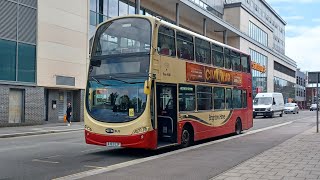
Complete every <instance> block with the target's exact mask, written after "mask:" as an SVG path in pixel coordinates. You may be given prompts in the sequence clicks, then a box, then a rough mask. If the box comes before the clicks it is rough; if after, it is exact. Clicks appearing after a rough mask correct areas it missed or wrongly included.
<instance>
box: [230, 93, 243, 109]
mask: <svg viewBox="0 0 320 180" xmlns="http://www.w3.org/2000/svg"><path fill="white" fill-rule="evenodd" d="M241 99H242V97H241V90H239V89H233V91H232V107H233V108H235V109H237V108H242V102H241V101H242V100H241Z"/></svg>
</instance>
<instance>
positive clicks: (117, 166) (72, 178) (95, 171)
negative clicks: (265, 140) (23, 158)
mask: <svg viewBox="0 0 320 180" xmlns="http://www.w3.org/2000/svg"><path fill="white" fill-rule="evenodd" d="M291 123H293V121H290V122H286V123H282V124H278V125H274V126H270V127H266V128H262V129H257V130H252V131H247V132H246V133H244V134H240V135H237V136H232V137H228V138H224V139H219V140H216V141H211V142H207V143H204V144H199V145H195V146H191V147H188V148H184V149H179V150H175V151H171V152H167V153H164V154H159V155H155V156H150V157H146V158H141V159H135V160H132V161H127V162H123V163H119V164H114V165H110V166H106V167H102V168H99V169H93V170H89V171H83V172H79V173H76V174H71V175H68V176H64V177H60V178H56V179H53V180H75V179H80V178H85V177H89V176H93V175H97V174H101V173H106V172H109V171H112V170H116V169H120V168H124V167H128V166H132V165H136V164H140V163H143V162H147V161H151V160H155V159H159V158H163V157H166V156H170V155H174V154H179V153H182V152H186V151H190V150H193V149H198V148H200V147H204V146H209V145H212V144H217V143H220V142H224V141H228V140H231V139H236V138H239V137H243V136H247V135H250V134H255V133H258V132H262V131H266V130H269V129H273V128H277V127H281V126H285V125H289V124H291Z"/></svg>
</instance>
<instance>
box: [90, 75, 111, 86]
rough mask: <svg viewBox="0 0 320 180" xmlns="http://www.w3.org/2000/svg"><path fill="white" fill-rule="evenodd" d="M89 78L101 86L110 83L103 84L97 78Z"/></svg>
mask: <svg viewBox="0 0 320 180" xmlns="http://www.w3.org/2000/svg"><path fill="white" fill-rule="evenodd" d="M91 79H93V80H94V81H95V82H97V83H98V84H100V85H102V86H110V84H103V83H101V82H100V81H99V80H98V79H96V78H94V77H92V76H91Z"/></svg>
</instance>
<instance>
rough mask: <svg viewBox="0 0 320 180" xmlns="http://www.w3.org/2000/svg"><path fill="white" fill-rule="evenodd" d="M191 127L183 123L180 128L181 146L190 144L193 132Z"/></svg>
mask: <svg viewBox="0 0 320 180" xmlns="http://www.w3.org/2000/svg"><path fill="white" fill-rule="evenodd" d="M191 128H192V127H190V126H188V125H185V126H184V127H183V130H182V134H181V147H183V148H185V147H188V146H190V145H191V144H192V142H193V134H192V130H191Z"/></svg>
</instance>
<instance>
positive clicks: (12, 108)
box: [9, 89, 24, 123]
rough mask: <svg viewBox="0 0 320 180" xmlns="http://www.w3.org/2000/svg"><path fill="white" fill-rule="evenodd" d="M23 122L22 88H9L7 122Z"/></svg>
mask: <svg viewBox="0 0 320 180" xmlns="http://www.w3.org/2000/svg"><path fill="white" fill-rule="evenodd" d="M23 122H24V90H20V89H10V93H9V123H23Z"/></svg>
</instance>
